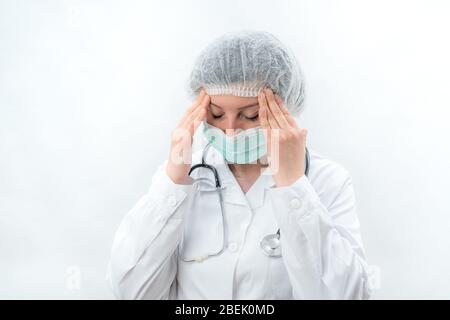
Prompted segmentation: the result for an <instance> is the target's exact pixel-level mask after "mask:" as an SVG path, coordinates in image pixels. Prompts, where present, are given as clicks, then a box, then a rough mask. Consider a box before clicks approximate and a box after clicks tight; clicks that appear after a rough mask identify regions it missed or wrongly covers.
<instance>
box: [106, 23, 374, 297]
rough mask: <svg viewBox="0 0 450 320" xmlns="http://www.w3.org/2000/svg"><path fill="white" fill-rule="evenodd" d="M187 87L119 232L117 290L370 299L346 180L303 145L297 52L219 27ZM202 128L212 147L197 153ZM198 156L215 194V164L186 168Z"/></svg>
mask: <svg viewBox="0 0 450 320" xmlns="http://www.w3.org/2000/svg"><path fill="white" fill-rule="evenodd" d="M189 90H190V92H191V93H192V94H194V95H195V96H196V97H197V98H196V100H195V102H194V103H193V104H192V105H191V106H190V107H189V108H188V109H187V111H186V114H185V115H184V117H183V118H182V119H181V121H180V122H179V123H178V125H177V127H176V130H174V131H173V134H172V144H171V148H170V150H171V151H170V154H169V157H168V159H167V160H166V161H165V162H164V164H162V165H161V166H160V168H159V169H158V171H157V172H156V173H155V175H154V176H153V179H152V183H151V186H150V188H149V190H148V192H147V194H146V195H144V196H143V197H142V198H141V199H140V200H139V201H138V203H137V204H136V205H135V206H134V207H133V208H132V209H131V210H130V212H128V214H127V215H126V216H125V218H124V219H123V221H122V222H121V224H120V226H119V228H118V230H117V232H116V235H115V239H114V243H113V247H112V252H111V260H110V263H109V267H108V278H109V281H110V284H111V286H112V289H113V292H114V294H115V296H116V297H117V298H122V299H367V298H368V297H369V288H368V277H367V265H366V262H365V257H364V250H363V245H362V242H361V237H360V233H359V222H358V218H357V216H356V212H355V197H354V191H353V186H352V182H351V177H350V175H349V173H348V171H347V170H345V169H344V168H343V167H342V166H340V165H339V164H337V163H334V162H332V161H330V160H327V159H325V158H323V157H322V156H320V155H319V154H317V153H316V152H314V151H310V152H309V153H308V152H307V151H306V150H307V149H306V133H307V132H306V130H305V129H303V128H300V127H299V126H298V125H297V123H296V120H295V119H294V117H293V116H295V115H298V113H299V112H300V111H301V110H302V108H303V100H304V81H303V77H302V73H301V70H300V68H299V66H298V63H297V61H296V59H295V57H294V55H293V54H292V52H291V51H290V50H289V49H287V48H286V47H285V46H284V45H283V44H282V43H281V42H280V41H279V40H278V39H277V38H275V37H274V36H273V35H271V34H269V33H267V32H253V31H244V32H235V33H228V34H225V35H224V36H222V37H220V38H218V39H216V40H215V41H213V42H212V43H211V44H210V45H209V46H207V47H206V48H205V49H204V50H203V52H202V53H201V54H200V56H199V57H198V59H197V60H196V63H195V65H194V68H193V70H192V73H191V75H190V78H189ZM201 123H202V128H203V136H204V137H206V140H207V142H208V143H209V144H208V147H207V148H204V149H203V150H200V151H199V152H196V153H194V154H193V155H192V154H191V145H192V137H193V135H194V132H195V131H196V129H197V128H198V126H199V124H201ZM244 142H245V143H244ZM308 154H310V157H308V156H307V155H308ZM308 159H309V162H308ZM202 161H203V162H204V163H206V164H208V165H211V166H213V167H214V168H215V169H216V170H217V176H218V180H219V181H220V184H221V186H220V189H216V188H215V185H214V182H215V180H214V175H213V171H211V169H208V168H205V167H200V168H197V169H195V170H193V171H192V172H191V173H190V172H189V171H190V169H191V168H193V167H194V165H196V164H199V163H202ZM306 167H308V170H305V169H306ZM189 173H190V174H189ZM305 173H307V175H306V174H305ZM277 231H279V232H277ZM268 235H269V236H268ZM270 235H271V236H270ZM267 236H268V237H267ZM277 240H278V241H277Z"/></svg>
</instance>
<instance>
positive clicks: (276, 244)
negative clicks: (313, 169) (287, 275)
mask: <svg viewBox="0 0 450 320" xmlns="http://www.w3.org/2000/svg"><path fill="white" fill-rule="evenodd" d="M210 146H211V144H208V145H206V147H205V149H204V151H203V155H202V163H199V164H196V165H194V166H192V167H191V169H190V170H189V175H191V173H192V172H193V171H194V170H195V169H198V168H206V169H208V170H210V171H211V172H212V173H213V175H214V184H215V190H216V191H217V193H218V195H219V202H220V210H221V215H222V224H223V229H222V230H223V238H222V239H223V241H222V248H221V249H220V250H219V251H217V252H215V253H209V254H205V255H202V256H199V257H196V258H194V259H186V258H184V257H182V255H181V254H180V258H181V259H182V260H183V261H186V262H194V261H196V262H202V261H203V260H205V259H207V258H209V257H213V256H218V255H220V254H222V253H223V252H224V250H225V236H226V232H225V216H224V214H223V203H222V202H223V201H222V199H223V197H222V185H221V183H220V179H219V174H218V172H217V169H216V168H215V167H213V166H211V165H209V164H207V163H206V161H205V158H206V154H207V152H208V150H209V148H210ZM305 151H306V152H305V175H306V176H308V173H309V162H310V157H309V151H308V148H305ZM200 180H208V179H207V178H198V179H196V180H195V181H200ZM280 236H281V234H280V229H279V228H278V231H277V232H276V233H274V234H268V235H266V236H264V237H263V238H262V240H261V242H260V247H261V250H262V252H263V253H264V254H265V255H267V256H268V257H272V258H278V257H281V241H280Z"/></svg>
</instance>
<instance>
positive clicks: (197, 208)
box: [179, 184, 224, 261]
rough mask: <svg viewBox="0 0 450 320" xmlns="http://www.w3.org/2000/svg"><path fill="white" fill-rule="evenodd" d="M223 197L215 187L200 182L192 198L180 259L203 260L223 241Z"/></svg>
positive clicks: (185, 218)
mask: <svg viewBox="0 0 450 320" xmlns="http://www.w3.org/2000/svg"><path fill="white" fill-rule="evenodd" d="M223 230H224V222H223V216H222V210H221V205H220V197H219V194H218V193H217V191H216V190H215V189H214V188H210V187H209V186H205V185H202V184H198V185H197V186H196V188H195V192H194V193H193V194H192V196H191V197H190V200H189V206H188V210H187V212H186V214H185V217H184V224H183V236H182V238H181V242H180V248H179V250H180V258H181V260H200V261H201V260H203V259H204V258H206V257H207V256H209V255H214V254H217V253H219V252H220V251H221V250H222V248H223V244H224V231H223Z"/></svg>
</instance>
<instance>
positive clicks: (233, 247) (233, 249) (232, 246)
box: [228, 242, 238, 252]
mask: <svg viewBox="0 0 450 320" xmlns="http://www.w3.org/2000/svg"><path fill="white" fill-rule="evenodd" d="M228 249H229V250H230V251H231V252H236V251H237V249H238V244H237V243H236V242H231V243H230V244H229V245H228Z"/></svg>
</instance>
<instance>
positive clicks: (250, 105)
mask: <svg viewBox="0 0 450 320" xmlns="http://www.w3.org/2000/svg"><path fill="white" fill-rule="evenodd" d="M210 105H213V106H215V107H218V108H220V109H223V108H222V107H221V106H218V105H217V104H215V103H212V102H211V103H210ZM257 105H258V102H256V103H255V102H254V103H252V104H249V105H246V106H243V107H239V108H238V109H239V110H240V109H245V108H250V107H254V106H257Z"/></svg>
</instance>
